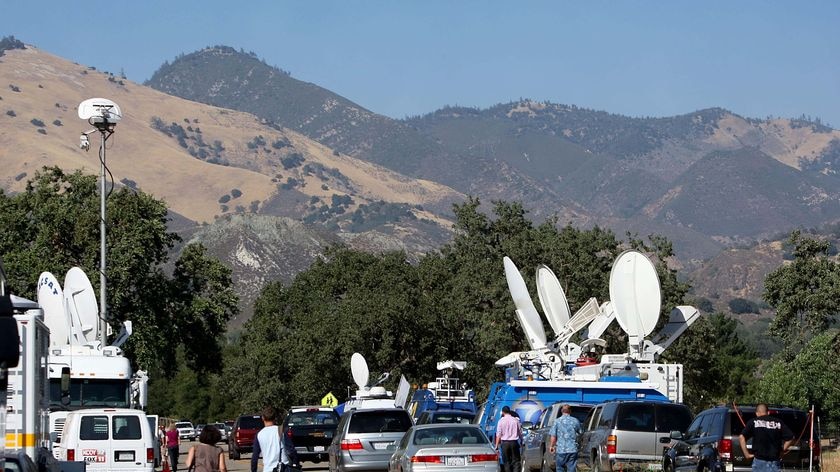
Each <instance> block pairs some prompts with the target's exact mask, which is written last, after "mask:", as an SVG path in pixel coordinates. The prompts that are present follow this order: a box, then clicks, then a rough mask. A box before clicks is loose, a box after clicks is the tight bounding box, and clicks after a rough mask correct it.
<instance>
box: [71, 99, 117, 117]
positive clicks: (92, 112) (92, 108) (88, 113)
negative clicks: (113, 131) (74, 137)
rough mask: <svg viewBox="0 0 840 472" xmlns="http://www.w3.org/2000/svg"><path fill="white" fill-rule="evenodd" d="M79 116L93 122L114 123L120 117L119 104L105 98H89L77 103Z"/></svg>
mask: <svg viewBox="0 0 840 472" xmlns="http://www.w3.org/2000/svg"><path fill="white" fill-rule="evenodd" d="M79 118H81V119H83V120H91V119H93V122H99V123H102V122H106V121H107V122H108V123H116V122H118V121H120V120H121V119H122V111H121V110H120V106H119V105H117V104H116V103H114V102H112V101H111V100H108V99H107V98H89V99H87V100H85V101H83V102H82V103H80V104H79Z"/></svg>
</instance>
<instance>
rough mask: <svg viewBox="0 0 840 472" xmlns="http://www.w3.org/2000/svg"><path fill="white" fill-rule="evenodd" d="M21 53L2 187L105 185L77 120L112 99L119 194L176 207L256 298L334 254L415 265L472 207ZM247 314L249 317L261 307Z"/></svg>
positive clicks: (41, 55)
mask: <svg viewBox="0 0 840 472" xmlns="http://www.w3.org/2000/svg"><path fill="white" fill-rule="evenodd" d="M11 44H12V45H13V46H14V47H9V46H5V47H3V49H2V52H3V55H2V56H0V88H2V90H1V91H0V129H2V130H3V132H2V133H0V166H2V168H3V171H2V172H0V187H2V188H3V189H4V190H5V191H7V192H17V191H21V190H22V189H23V188H24V186H25V184H26V181H27V180H28V179H30V178H32V177H33V176H34V174H35V173H36V172H37V171H38V170H40V169H41V168H42V167H43V166H53V165H57V166H59V167H62V168H63V169H65V170H74V169H82V170H84V171H85V172H88V173H92V174H98V173H99V160H98V159H97V150H98V146H99V137H98V134H97V133H93V134H91V135H90V141H91V144H92V149H91V151H90V152H85V151H83V150H81V149H79V146H78V143H79V133H80V132H82V131H87V130H88V129H89V128H91V126H90V125H88V124H87V123H85V122H84V121H82V120H80V119H79V118H78V117H77V114H76V105H77V104H78V103H80V102H81V101H82V100H84V99H87V98H90V97H107V98H109V99H111V100H113V101H115V102H116V103H118V104H119V105H120V107H121V109H122V112H123V117H122V120H121V121H120V122H119V124H118V125H117V127H116V130H115V133H114V134H113V135H112V137H110V138H109V140H108V143H107V144H108V145H107V152H106V157H107V165H108V169H109V171H110V172H111V174H113V178H114V181H115V183H116V185H122V186H127V187H131V188H135V189H142V190H143V191H145V192H147V193H150V194H152V195H154V196H155V197H157V198H161V199H163V200H165V201H166V203H167V204H168V206H169V207H170V209H171V211H172V215H173V221H172V228H173V229H177V230H178V231H179V232H180V233H182V234H183V235H184V237H185V239H187V240H195V241H203V242H205V243H206V244H207V245H208V247H211V252H213V253H214V254H216V255H217V256H219V257H220V258H222V259H223V260H228V261H234V260H236V261H238V262H236V263H235V264H233V267H234V279H235V280H237V284H238V288H243V292H242V293H243V294H244V295H245V296H244V299H245V300H250V299H253V295H254V293H255V291H256V290H257V287H258V286H259V284H261V283H263V282H264V281H266V280H270V279H274V278H276V277H279V278H281V279H284V280H288V278H289V277H290V276H291V275H292V274H293V273H296V272H297V271H299V270H302V269H303V268H305V267H306V266H308V264H309V263H310V262H311V260H312V259H313V257H315V255H317V254H320V253H321V252H320V251H322V250H323V248H324V247H325V246H327V245H332V244H339V243H343V244H348V245H350V246H351V247H359V248H366V249H369V250H374V251H378V250H384V249H398V250H405V251H406V252H407V254H408V255H409V257H414V258H416V257H418V255H419V254H422V253H424V252H427V251H429V250H431V249H434V248H436V247H438V246H440V244H442V243H443V242H445V241H448V240H449V238H450V237H451V224H452V222H451V220H450V216H448V215H451V206H452V203H454V202H459V201H463V200H464V198H465V196H464V195H463V194H461V193H459V192H457V191H455V190H453V189H451V188H449V187H446V186H444V185H441V184H438V183H435V182H431V181H428V180H422V179H416V178H412V177H408V176H406V175H403V174H400V173H397V172H395V171H393V170H389V169H387V168H385V167H382V166H380V165H377V164H375V163H371V162H369V161H364V160H360V159H357V158H354V157H352V156H349V155H347V154H343V153H341V152H339V151H336V150H333V149H331V148H329V147H327V146H325V145H323V144H321V143H318V142H316V141H314V140H312V139H310V138H308V137H306V136H304V135H302V134H300V133H298V132H296V131H293V130H290V129H287V128H284V127H281V126H278V125H277V124H274V123H268V122H266V121H265V120H263V119H261V118H259V117H256V116H254V115H252V114H249V113H245V112H240V111H235V110H231V109H225V108H220V107H215V106H209V105H206V104H202V103H197V102H193V101H189V100H184V99H182V98H178V97H174V96H172V95H167V94H164V93H161V92H159V91H156V90H154V89H152V88H150V87H147V86H143V85H140V84H136V83H133V82H131V81H129V80H127V79H125V78H121V77H118V76H115V75H114V74H111V73H108V72H101V71H97V70H95V69H94V68H92V67H86V66H82V65H79V64H74V63H72V62H69V61H66V60H64V59H61V58H59V57H56V56H54V55H51V54H49V53H47V52H44V51H41V50H39V49H37V48H34V47H32V46H28V45H23V44H22V43H17V42H12V43H11ZM0 46H2V45H0ZM246 215H250V216H246ZM257 217H258V218H257ZM248 218H254V219H248ZM278 228H280V229H278ZM278 235H279V236H278ZM301 241H303V242H306V244H304V245H303V246H302V245H301V244H302V243H301ZM240 247H241V248H245V249H241V248H240ZM245 250H247V251H245ZM243 251H245V252H243ZM246 253H248V254H252V255H253V256H252V258H251V259H248V257H251V256H247V255H246ZM240 256H241V257H244V259H241V260H240V259H237V258H239V257H240ZM257 256H259V257H257ZM281 256H282V257H281ZM231 258H233V259H231ZM272 258H274V259H275V260H274V262H271V261H270V259H272ZM249 260H250V261H254V260H259V261H260V263H259V264H258V265H256V264H250V265H249V262H248V261H249ZM243 261H244V262H243ZM278 265H281V266H282V267H278ZM242 307H243V309H244V310H245V311H246V314H247V312H248V311H249V310H250V306H248V305H246V304H244V303H243V305H242ZM246 317H247V316H246Z"/></svg>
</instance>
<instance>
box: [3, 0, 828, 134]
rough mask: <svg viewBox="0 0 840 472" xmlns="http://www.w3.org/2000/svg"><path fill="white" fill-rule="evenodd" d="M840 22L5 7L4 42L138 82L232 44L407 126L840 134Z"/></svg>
mask: <svg viewBox="0 0 840 472" xmlns="http://www.w3.org/2000/svg"><path fill="white" fill-rule="evenodd" d="M838 25H840V2H837V1H802V2H793V1H773V0H762V1H754V0H743V1H741V0H739V1H731V0H729V1H713V0H703V1H691V2H689V1H670V0H669V1H664V0H663V1H660V2H654V1H610V2H606V1H603V2H600V1H579V2H564V1H560V0H553V1H536V0H534V1H504V2H503V1H490V0H485V1H471V0H463V1H457V0H423V1H408V0H388V1H385V0H383V1H363V0H359V1H353V0H344V1H338V0H336V1H317V0H302V1H281V0H274V1H240V2H232V1H221V0H203V1H191V0H184V1H171V0H170V1H157V0H148V1H145V0H141V1H112V2H73V1H66V0H64V1H53V0H40V1H32V0H25V1H19V0H2V2H0V36H8V35H14V36H15V37H16V38H17V39H19V40H21V41H23V42H24V43H27V44H31V45H33V46H35V47H38V48H40V49H43V50H45V51H47V52H49V53H52V54H55V55H58V56H61V57H63V58H66V59H69V60H72V61H74V62H78V63H80V64H83V65H86V66H94V67H96V68H97V69H99V70H103V71H109V72H114V73H119V72H120V71H123V72H124V73H125V74H126V76H127V77H128V78H129V79H131V80H133V81H136V82H143V81H145V80H147V79H149V78H150V77H151V75H152V74H153V73H154V72H155V70H157V69H158V68H159V67H160V66H161V64H163V63H164V61H172V60H174V59H175V58H176V57H177V56H178V55H179V54H183V53H190V52H194V51H197V50H199V49H202V48H204V47H207V46H213V45H225V46H231V47H234V48H236V49H243V50H245V51H246V52H254V53H255V54H256V55H257V56H258V57H259V58H261V59H263V60H264V61H265V62H266V63H268V64H269V65H273V66H277V67H280V68H282V69H284V70H286V71H289V72H290V73H291V75H292V77H295V78H297V79H300V80H304V81H307V82H312V83H315V84H317V85H320V86H322V87H325V88H327V89H329V90H331V91H333V92H335V93H338V94H339V95H342V96H344V97H346V98H348V99H350V100H353V101H355V102H356V103H358V104H360V105H361V106H363V107H365V108H367V109H369V110H372V111H374V112H377V113H381V114H384V115H387V116H390V117H394V118H403V117H406V116H413V115H420V114H424V113H429V112H432V111H434V110H436V109H438V108H441V107H443V106H445V105H460V106H471V107H480V108H485V107H488V106H491V105H494V104H497V103H501V102H508V101H511V100H518V99H520V98H529V99H533V100H537V101H551V102H554V103H562V104H570V105H571V104H573V105H577V106H581V107H585V108H592V109H597V110H605V111H608V112H612V113H620V114H624V115H629V116H672V115H678V114H683V113H690V112H692V111H695V110H699V109H703V108H709V107H723V108H726V109H728V110H731V111H733V112H735V113H737V114H739V115H742V116H746V117H753V118H765V117H768V116H781V117H799V116H801V115H803V114H804V115H806V116H810V117H812V118H820V119H821V120H822V121H823V122H827V123H829V124H831V125H832V126H833V127H834V128H840V26H838ZM0 67H2V64H0Z"/></svg>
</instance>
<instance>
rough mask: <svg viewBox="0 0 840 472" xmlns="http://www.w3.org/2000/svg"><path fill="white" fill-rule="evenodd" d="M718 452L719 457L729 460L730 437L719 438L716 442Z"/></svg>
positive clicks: (730, 451) (730, 450)
mask: <svg viewBox="0 0 840 472" xmlns="http://www.w3.org/2000/svg"><path fill="white" fill-rule="evenodd" d="M718 454H720V458H721V459H726V460H731V459H732V440H731V439H721V440H720V442H719V443H718Z"/></svg>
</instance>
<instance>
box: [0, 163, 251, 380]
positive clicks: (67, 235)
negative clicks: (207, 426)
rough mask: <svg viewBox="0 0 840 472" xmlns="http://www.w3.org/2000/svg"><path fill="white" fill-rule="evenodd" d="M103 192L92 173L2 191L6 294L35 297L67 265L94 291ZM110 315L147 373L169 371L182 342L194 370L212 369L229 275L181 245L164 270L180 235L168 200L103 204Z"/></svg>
mask: <svg viewBox="0 0 840 472" xmlns="http://www.w3.org/2000/svg"><path fill="white" fill-rule="evenodd" d="M99 221H100V215H99V195H98V191H97V179H96V177H95V176H91V175H85V174H83V173H81V172H80V171H75V172H72V173H65V172H64V171H63V170H61V169H60V168H58V167H50V168H44V169H43V170H42V171H40V172H38V173H36V175H35V176H34V177H33V179H32V180H30V181H29V182H28V183H27V186H26V189H25V190H24V191H23V192H20V193H18V194H15V195H8V194H6V193H4V192H2V191H1V190H0V227H2V228H3V231H2V232H0V256H2V258H3V262H4V264H5V265H6V271H7V273H8V275H9V287H10V289H11V290H12V291H13V292H14V293H16V294H18V295H20V296H23V297H27V298H30V299H33V300H34V299H35V298H36V291H37V280H38V275H39V274H40V273H41V272H43V271H50V272H52V273H54V274H55V275H56V276H58V277H59V278H61V277H62V276H63V274H64V273H66V271H67V270H68V269H69V268H70V267H73V266H79V267H81V268H82V269H83V270H85V272H86V273H87V274H88V275H89V277H90V279H91V283H92V285H93V287H94V290H97V291H98V290H99V277H95V276H91V275H92V274H97V273H98V269H99ZM106 221H107V241H106V245H107V262H108V265H107V274H106V276H107V280H108V293H107V296H108V314H109V317H110V319H109V322H110V323H111V325H112V326H113V327H115V328H116V327H118V325H119V323H120V322H122V321H125V320H132V321H133V323H134V333H133V334H132V336H131V337H130V338H129V340H128V343H127V344H126V345H125V350H126V353H127V354H128V355H129V357H130V358H131V359H132V360H133V361H134V362H135V365H139V366H140V367H141V368H143V369H147V370H153V371H156V372H158V371H159V372H163V373H166V374H170V375H171V374H172V373H174V366H175V362H174V359H175V352H176V347H177V346H178V345H179V344H183V345H184V348H185V351H186V358H187V361H188V363H189V365H190V366H191V367H192V368H195V369H198V370H205V369H210V370H212V369H216V368H218V365H219V364H220V362H221V361H220V354H219V353H220V352H221V349H220V347H219V341H220V336H221V334H222V333H223V332H224V329H225V325H226V323H227V320H228V319H230V317H231V316H232V315H233V314H234V313H235V312H236V295H235V294H234V293H233V290H232V287H231V280H230V269H228V268H227V267H225V266H224V265H222V264H221V263H220V262H219V261H218V260H216V259H213V258H211V257H209V256H208V255H207V254H206V250H205V249H204V248H203V246H201V245H198V244H191V245H187V246H186V248H185V249H184V250H183V251H182V254H181V257H180V258H179V259H178V260H177V261H176V262H175V270H174V275H168V274H167V273H166V271H165V270H164V267H165V265H166V264H167V263H168V262H169V253H170V250H171V249H172V248H173V246H174V245H175V243H176V242H179V240H180V238H179V237H178V236H177V235H176V234H174V233H170V232H168V231H167V228H166V223H167V208H166V205H165V204H164V202H162V201H160V200H157V199H155V198H153V197H152V196H150V195H148V194H145V193H143V192H139V191H135V190H132V189H129V188H125V187H124V188H120V189H118V190H115V191H114V192H113V193H112V194H111V195H110V196H109V197H108V199H107V209H106Z"/></svg>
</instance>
